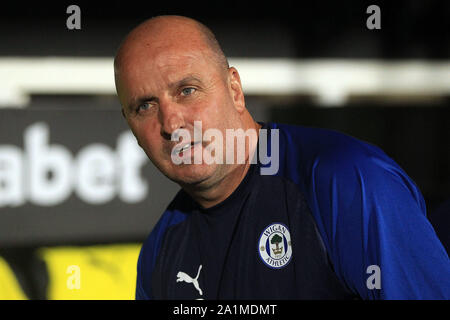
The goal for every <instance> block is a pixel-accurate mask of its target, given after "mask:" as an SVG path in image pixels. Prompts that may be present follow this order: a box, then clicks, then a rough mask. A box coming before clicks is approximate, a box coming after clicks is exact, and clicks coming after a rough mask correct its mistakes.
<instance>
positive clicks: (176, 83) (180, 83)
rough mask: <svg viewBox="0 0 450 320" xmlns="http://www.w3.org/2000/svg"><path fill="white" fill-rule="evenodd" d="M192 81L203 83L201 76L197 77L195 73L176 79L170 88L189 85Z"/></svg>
mask: <svg viewBox="0 0 450 320" xmlns="http://www.w3.org/2000/svg"><path fill="white" fill-rule="evenodd" d="M191 82H198V83H202V81H201V80H200V79H199V78H197V77H196V76H195V75H189V76H186V77H184V78H183V79H181V80H178V81H174V82H172V83H170V84H169V88H179V87H182V86H184V85H187V84H189V83H191Z"/></svg>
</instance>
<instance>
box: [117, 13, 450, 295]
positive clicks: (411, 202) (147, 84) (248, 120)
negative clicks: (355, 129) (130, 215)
mask: <svg viewBox="0 0 450 320" xmlns="http://www.w3.org/2000/svg"><path fill="white" fill-rule="evenodd" d="M114 67H115V69H114V70H115V79H116V88H117V93H118V97H119V99H120V102H121V105H122V106H123V108H122V112H123V115H124V117H125V118H126V120H127V122H128V124H129V126H130V128H131V130H132V132H133V133H134V135H135V136H136V139H137V142H138V143H139V145H140V146H141V147H142V148H143V150H144V151H145V152H146V154H147V155H148V157H149V158H150V160H151V161H152V162H153V163H154V164H155V166H156V167H157V168H158V169H159V170H160V171H161V172H162V173H163V174H165V175H166V176H167V177H168V178H169V179H171V180H173V181H175V182H176V183H178V184H179V185H180V186H181V188H182V189H181V190H180V192H179V193H178V194H177V195H176V197H175V199H174V200H173V201H172V202H171V204H170V205H169V206H168V208H167V210H166V211H165V212H164V213H163V215H162V217H161V218H160V220H159V222H158V223H157V225H156V226H155V227H154V229H153V231H152V232H151V234H150V235H149V237H148V238H147V240H146V241H145V243H144V244H143V246H142V249H141V253H140V256H139V261H138V270H137V272H138V274H137V285H136V298H137V299H354V298H362V299H408V298H411V299H434V298H438V299H445V298H450V264H449V259H448V256H447V254H446V252H445V250H444V248H443V246H442V245H441V243H440V242H439V240H438V238H437V237H436V234H435V232H434V230H433V228H432V227H431V225H430V223H429V222H428V220H427V219H426V216H425V203H424V201H423V198H422V195H421V194H420V191H419V190H418V188H417V187H416V186H415V184H414V182H412V181H411V179H410V178H409V177H408V176H407V175H406V174H405V173H404V172H403V171H402V169H401V168H399V166H398V165H397V164H396V163H395V162H394V161H392V160H391V159H390V158H388V157H387V156H386V155H385V154H384V153H383V152H382V151H381V150H380V149H378V148H377V147H375V146H372V145H369V144H367V143H364V142H361V141H359V140H357V139H354V138H352V137H348V136H346V135H343V134H340V133H337V132H333V131H330V130H323V129H313V128H305V127H296V126H288V125H281V124H275V123H269V124H263V123H257V122H255V121H254V120H253V119H252V117H251V116H250V114H249V113H248V111H247V109H246V106H245V100H244V94H243V91H242V86H241V81H240V77H239V74H238V71H237V70H236V69H235V68H233V67H229V66H228V63H227V60H226V58H225V56H224V54H223V52H222V50H221V49H220V46H219V44H218V43H217V41H216V40H215V38H214V35H213V34H212V33H211V31H210V30H209V29H208V28H206V27H205V26H204V25H202V24H200V23H199V22H197V21H195V20H192V19H189V18H186V17H179V16H160V17H156V18H152V19H150V20H147V21H145V22H144V23H142V24H141V25H139V26H138V27H136V28H135V29H134V30H133V31H132V32H131V33H130V34H129V35H128V36H127V37H126V39H125V40H124V42H123V43H122V44H121V46H120V48H119V50H118V53H117V56H116V58H115V64H114ZM199 124H200V127H201V131H200V135H199V134H198V130H199ZM239 129H242V131H244V132H249V133H251V132H255V133H256V135H254V136H252V135H251V134H248V136H247V139H246V140H245V139H244V144H245V146H244V147H242V146H239V145H229V144H227V143H228V142H229V141H224V140H227V139H224V140H221V139H219V136H220V135H216V136H215V139H202V138H203V137H205V136H206V135H207V132H211V131H208V130H215V131H214V132H216V133H221V134H222V136H226V134H227V133H228V132H229V131H230V130H235V131H238V130H239ZM196 131H197V132H196ZM180 132H181V133H183V132H184V133H185V135H183V138H180V134H181V133H180ZM186 133H188V134H189V135H186ZM258 134H259V139H258ZM192 137H193V138H192ZM233 139H234V138H233ZM228 140H229V139H228ZM255 140H257V141H258V143H257V144H256V143H255ZM245 141H247V142H248V143H245ZM238 144H239V143H238ZM241 144H242V140H241ZM211 145H214V146H215V148H210V147H211ZM264 146H267V147H268V148H269V150H266V151H267V153H264V152H260V151H261V150H263V149H264ZM240 147H241V149H239V148H240ZM239 150H240V151H239ZM208 152H209V155H210V156H213V157H215V159H216V160H217V159H218V160H224V159H228V160H229V159H231V160H234V161H216V162H212V163H211V162H207V161H200V162H199V161H195V159H194V158H195V155H196V154H200V155H208ZM230 154H231V157H230ZM265 154H266V156H264V155H265ZM269 154H270V159H271V162H272V163H268V162H267V159H268V157H267V156H269ZM233 155H234V156H233ZM238 156H243V157H244V158H245V161H244V162H242V161H238V160H237V157H238ZM228 157H229V158H228ZM177 159H178V160H179V159H181V160H182V161H181V162H180V161H176V160H177ZM255 159H256V163H255V161H254V160H255ZM191 160H192V161H191ZM272 164H274V167H273V168H272V169H273V170H269V171H270V174H267V171H265V172H266V173H265V174H263V169H267V167H268V166H269V165H272Z"/></svg>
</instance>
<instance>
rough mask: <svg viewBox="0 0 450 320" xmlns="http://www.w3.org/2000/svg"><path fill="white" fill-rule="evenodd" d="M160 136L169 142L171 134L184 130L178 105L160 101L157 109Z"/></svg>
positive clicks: (182, 118)
mask: <svg viewBox="0 0 450 320" xmlns="http://www.w3.org/2000/svg"><path fill="white" fill-rule="evenodd" d="M159 120H160V122H161V135H162V136H163V137H164V138H166V139H168V140H170V138H171V136H172V133H174V132H175V131H176V130H177V129H180V128H184V126H185V123H184V116H183V113H182V109H181V108H180V106H179V105H177V104H176V103H175V102H172V101H161V102H160V107H159Z"/></svg>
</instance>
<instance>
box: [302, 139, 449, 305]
mask: <svg viewBox="0 0 450 320" xmlns="http://www.w3.org/2000/svg"><path fill="white" fill-rule="evenodd" d="M373 150H375V147H374V149H373ZM310 174H311V175H310V186H309V190H310V191H309V192H310V193H309V194H308V197H309V203H310V205H311V207H312V208H311V209H312V212H313V215H314V216H315V219H316V222H317V224H318V228H319V231H320V233H321V235H322V237H323V240H324V243H325V245H326V247H327V250H328V252H329V255H330V259H331V261H332V263H333V267H334V269H335V272H336V274H337V276H338V277H339V278H340V280H341V281H342V282H344V283H345V284H346V285H347V286H348V288H350V289H351V290H352V291H353V292H354V293H356V294H358V295H359V296H361V297H362V298H363V299H402V300H403V299H450V262H449V258H448V255H447V253H446V251H445V249H444V247H443V245H442V244H441V243H440V241H439V239H438V237H437V236H436V233H435V231H434V230H433V228H432V226H431V224H430V222H429V221H428V220H427V217H426V207H425V202H424V200H423V197H422V195H421V193H420V191H419V190H418V188H417V187H416V185H415V184H414V182H413V181H412V180H411V179H410V178H409V177H408V176H407V175H406V173H405V172H404V171H403V170H402V169H401V168H400V167H399V166H398V165H397V164H396V163H395V162H394V161H393V160H392V159H390V158H389V157H387V156H386V155H385V154H384V153H383V152H382V151H381V150H379V149H376V150H375V151H372V150H371V149H370V148H369V147H367V148H365V149H364V148H361V147H358V148H354V146H352V147H346V148H340V149H339V151H338V152H336V150H334V152H333V151H332V152H326V154H325V155H322V156H320V157H317V158H316V159H315V160H314V162H313V164H312V168H311V172H310Z"/></svg>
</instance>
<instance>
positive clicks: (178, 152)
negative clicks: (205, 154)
mask: <svg viewBox="0 0 450 320" xmlns="http://www.w3.org/2000/svg"><path fill="white" fill-rule="evenodd" d="M199 143H200V141H197V142H191V143H186V144H184V145H182V146H179V147H176V148H174V149H173V151H172V153H173V154H176V155H179V156H183V153H184V152H186V151H188V150H189V149H191V148H193V147H194V146H195V145H197V144H199Z"/></svg>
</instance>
